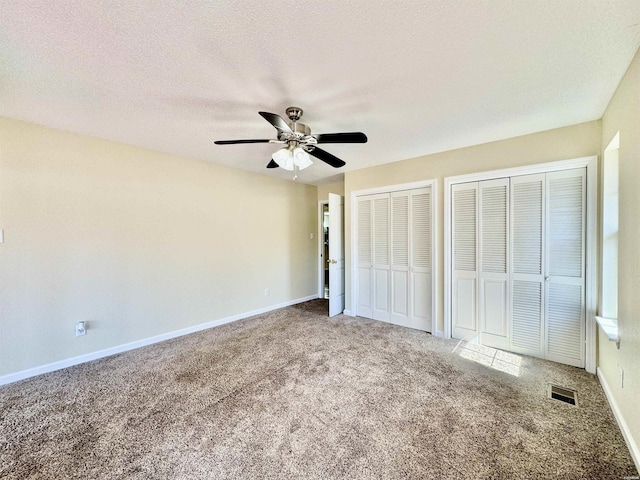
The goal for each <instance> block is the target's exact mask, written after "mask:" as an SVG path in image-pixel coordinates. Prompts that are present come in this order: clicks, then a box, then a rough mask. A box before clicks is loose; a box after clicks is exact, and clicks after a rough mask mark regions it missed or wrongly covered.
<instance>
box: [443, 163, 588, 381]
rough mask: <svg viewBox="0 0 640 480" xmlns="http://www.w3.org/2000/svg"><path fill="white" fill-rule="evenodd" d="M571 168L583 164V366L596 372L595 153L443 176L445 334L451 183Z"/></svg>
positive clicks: (448, 329)
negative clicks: (587, 155) (584, 266)
mask: <svg viewBox="0 0 640 480" xmlns="http://www.w3.org/2000/svg"><path fill="white" fill-rule="evenodd" d="M573 168H586V169H587V180H586V184H587V185H586V189H587V191H586V194H587V198H586V235H585V241H586V252H585V253H586V255H585V263H586V269H585V315H586V319H585V370H586V371H587V372H589V373H594V374H595V373H596V338H597V337H596V333H597V332H596V323H595V314H596V305H597V299H598V295H597V284H596V278H597V277H596V273H597V266H598V263H597V248H596V246H597V214H598V211H597V204H598V188H597V186H598V183H597V180H598V179H597V175H598V157H597V156H595V155H594V156H589V157H580V158H574V159H569V160H561V161H558V162H548V163H539V164H535V165H527V166H522V167H513V168H505V169H500V170H492V171H487V172H478V173H472V174H467V175H458V176H454V177H445V179H444V332H443V336H444V337H445V338H451V330H452V324H451V322H452V315H451V301H452V295H451V292H452V290H451V289H452V270H451V260H452V255H451V253H452V252H451V234H452V232H451V221H452V218H453V216H452V209H451V207H452V205H451V194H452V186H453V185H455V184H458V183H467V182H480V181H483V180H492V179H496V178H504V177H513V176H520V175H530V174H536V173H548V172H556V171H560V170H568V169H573Z"/></svg>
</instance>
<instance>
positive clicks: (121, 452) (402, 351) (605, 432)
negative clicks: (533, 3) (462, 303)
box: [0, 300, 637, 479]
mask: <svg viewBox="0 0 640 480" xmlns="http://www.w3.org/2000/svg"><path fill="white" fill-rule="evenodd" d="M326 312H327V304H326V301H324V300H315V301H311V302H307V303H304V304H300V305H297V306H293V307H289V308H284V309H281V310H277V311H274V312H271V313H268V314H264V315H260V316H257V317H253V318H250V319H247V320H243V321H239V322H236V323H233V324H229V325H225V326H222V327H218V328H215V329H211V330H208V331H204V332H200V333H196V334H193V335H189V336H186V337H182V338H178V339H174V340H170V341H167V342H164V343H161V344H157V345H152V346H149V347H145V348H142V349H138V350H135V351H132V352H127V353H124V354H120V355H117V356H113V357H109V358H106V359H102V360H98V361H95V362H91V363H87V364H84V365H79V366H76V367H72V368H68V369H65V370H61V371H58V372H53V373H50V374H47V375H42V376H40V377H37V378H33V379H29V380H25V381H22V382H19V383H15V384H12V385H8V386H5V387H0V478H3V479H5V478H11V479H14V478H15V479H74V478H83V479H125V478H126V479H227V478H229V479H230V478H242V479H257V478H304V479H331V478H349V479H359V478H381V479H382V478H384V479H399V478H409V479H429V478H433V479H467V478H468V479H480V478H487V479H489V478H491V479H519V478H526V479H544V478H562V479H608V478H615V479H621V478H623V477H625V476H633V475H637V472H636V470H635V468H634V466H633V463H632V460H631V458H630V456H629V452H628V450H627V448H626V446H625V444H624V441H623V439H622V436H621V434H620V432H619V429H618V427H617V425H616V422H615V420H614V418H613V415H612V413H611V411H610V409H609V407H608V404H607V402H606V399H605V397H604V394H603V392H602V389H601V387H600V386H599V384H598V382H597V380H596V378H595V377H594V376H592V375H589V374H587V373H586V372H585V371H584V370H579V369H576V368H572V367H567V366H563V365H559V364H555V363H551V362H545V361H542V360H537V359H532V358H528V357H519V356H517V355H512V354H505V353H503V352H496V351H491V350H490V349H483V348H478V347H477V346H474V345H465V344H460V343H459V342H456V341H452V340H443V339H439V338H435V337H432V336H431V335H428V334H425V333H422V332H418V331H415V330H410V329H405V328H401V327H396V326H393V325H389V324H385V323H380V322H375V321H370V320H366V319H362V318H350V317H345V316H338V317H335V318H328V317H327V316H326ZM549 383H554V384H558V385H561V386H565V387H569V388H572V389H575V390H577V392H578V402H579V405H578V406H577V407H575V406H572V405H568V404H565V403H562V402H559V401H557V400H551V399H548V398H547V397H546V393H547V386H548V384H549Z"/></svg>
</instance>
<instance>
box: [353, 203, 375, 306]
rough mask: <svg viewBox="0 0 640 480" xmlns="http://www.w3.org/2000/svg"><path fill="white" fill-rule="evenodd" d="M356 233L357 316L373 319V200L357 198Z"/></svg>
mask: <svg viewBox="0 0 640 480" xmlns="http://www.w3.org/2000/svg"><path fill="white" fill-rule="evenodd" d="M357 202H358V204H357V205H358V218H357V222H358V232H357V236H358V239H357V255H358V258H357V260H356V264H357V273H356V274H357V275H358V304H357V312H358V315H360V316H363V317H367V318H373V302H372V300H373V296H372V286H373V247H372V238H371V230H372V225H373V220H372V214H373V200H372V199H371V198H370V197H358V200H357Z"/></svg>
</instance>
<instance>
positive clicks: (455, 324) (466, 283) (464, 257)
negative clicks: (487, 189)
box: [451, 182, 478, 338]
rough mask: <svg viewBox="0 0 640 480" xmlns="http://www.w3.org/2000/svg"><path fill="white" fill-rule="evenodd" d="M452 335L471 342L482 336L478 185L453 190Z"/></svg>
mask: <svg viewBox="0 0 640 480" xmlns="http://www.w3.org/2000/svg"><path fill="white" fill-rule="evenodd" d="M451 188H452V192H451V193H452V207H453V223H452V245H451V247H452V280H453V282H452V287H453V289H452V292H451V293H452V304H451V317H452V334H453V337H454V338H471V337H474V336H475V335H477V333H478V318H477V297H476V292H477V281H478V270H477V268H478V267H477V263H478V262H477V259H478V248H477V247H478V229H477V219H478V208H477V207H478V183H477V182H472V183H464V184H458V185H453V186H452V187H451Z"/></svg>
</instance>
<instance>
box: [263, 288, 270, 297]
mask: <svg viewBox="0 0 640 480" xmlns="http://www.w3.org/2000/svg"><path fill="white" fill-rule="evenodd" d="M269 295H271V290H269V289H268V288H265V289H264V296H265V297H268V296H269Z"/></svg>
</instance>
